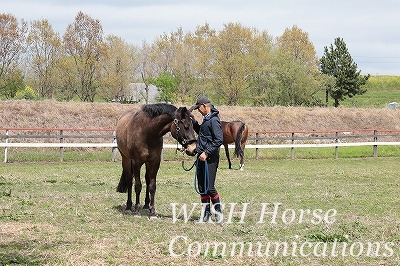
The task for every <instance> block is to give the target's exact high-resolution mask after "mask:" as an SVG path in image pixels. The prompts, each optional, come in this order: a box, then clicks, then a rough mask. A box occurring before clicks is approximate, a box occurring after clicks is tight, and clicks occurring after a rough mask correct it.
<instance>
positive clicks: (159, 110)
mask: <svg viewBox="0 0 400 266" xmlns="http://www.w3.org/2000/svg"><path fill="white" fill-rule="evenodd" d="M177 109H178V108H176V107H175V106H173V105H171V104H167V103H154V104H146V105H143V106H142V111H143V112H145V113H147V114H148V115H149V116H150V117H151V118H154V117H157V116H160V115H163V114H169V115H171V116H173V115H174V113H175V111H176V110H177Z"/></svg>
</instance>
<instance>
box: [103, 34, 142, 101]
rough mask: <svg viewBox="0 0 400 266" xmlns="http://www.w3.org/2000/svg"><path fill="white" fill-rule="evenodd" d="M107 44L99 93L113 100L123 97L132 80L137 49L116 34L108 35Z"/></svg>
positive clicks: (104, 97) (105, 98)
mask: <svg viewBox="0 0 400 266" xmlns="http://www.w3.org/2000/svg"><path fill="white" fill-rule="evenodd" d="M106 45H107V53H106V55H105V56H104V59H103V74H102V76H103V82H102V85H101V86H100V88H99V91H98V93H99V96H100V97H101V98H103V99H104V100H106V101H111V100H113V99H119V98H122V97H123V96H124V93H125V90H126V89H127V87H128V85H129V83H130V82H131V79H132V69H133V59H134V58H135V56H136V49H135V48H134V47H133V46H132V45H129V44H127V43H126V42H125V41H124V40H123V39H122V38H120V37H117V36H115V35H109V36H107V38H106Z"/></svg>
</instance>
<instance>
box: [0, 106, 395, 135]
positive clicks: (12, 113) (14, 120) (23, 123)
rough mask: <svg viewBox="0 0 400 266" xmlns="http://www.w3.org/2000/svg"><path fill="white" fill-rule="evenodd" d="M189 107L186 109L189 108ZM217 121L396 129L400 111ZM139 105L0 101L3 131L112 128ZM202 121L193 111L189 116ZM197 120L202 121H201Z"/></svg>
mask: <svg viewBox="0 0 400 266" xmlns="http://www.w3.org/2000/svg"><path fill="white" fill-rule="evenodd" d="M188 107H189V106H188ZM216 107H217V108H218V109H219V111H220V116H221V119H222V120H227V121H232V120H242V121H244V122H246V123H247V124H248V125H249V127H250V131H253V132H256V131H258V132H262V131H288V130H291V131H295V130H325V129H343V130H350V129H369V128H377V129H400V109H396V110H391V109H389V108H368V109H367V108H344V107H340V108H333V107H329V108H320V107H315V108H306V107H282V106H275V107H248V106H216ZM139 108H140V105H138V104H134V105H129V104H119V103H81V102H79V103H77V102H57V101H53V100H44V101H25V100H15V101H0V110H1V112H0V124H1V126H2V127H75V128H85V127H86V128H88V127H89V128H113V127H114V126H115V124H116V120H117V119H118V117H119V116H120V115H121V114H122V113H123V112H125V111H127V110H130V109H139ZM194 114H195V116H196V118H197V119H201V117H200V115H199V114H198V112H194ZM200 121H201V120H200Z"/></svg>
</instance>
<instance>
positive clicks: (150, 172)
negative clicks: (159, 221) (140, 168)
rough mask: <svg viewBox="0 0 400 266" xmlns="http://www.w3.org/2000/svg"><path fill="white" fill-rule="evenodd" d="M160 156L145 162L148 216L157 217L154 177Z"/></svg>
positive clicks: (158, 166)
mask: <svg viewBox="0 0 400 266" xmlns="http://www.w3.org/2000/svg"><path fill="white" fill-rule="evenodd" d="M160 162H161V158H159V159H158V160H155V161H154V162H151V163H147V164H146V184H147V188H146V190H148V192H149V211H150V218H152V217H157V213H156V208H155V194H156V177H157V172H158V169H159V168H160Z"/></svg>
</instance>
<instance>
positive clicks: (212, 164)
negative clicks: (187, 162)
mask: <svg viewBox="0 0 400 266" xmlns="http://www.w3.org/2000/svg"><path fill="white" fill-rule="evenodd" d="M215 157H217V158H213V157H210V158H209V159H208V160H207V165H208V182H206V183H204V178H205V176H204V172H205V171H204V167H205V163H204V162H203V161H201V160H198V162H197V163H198V165H197V185H198V188H199V191H200V192H201V194H205V195H209V196H210V197H211V198H213V197H215V196H216V195H218V192H217V189H216V188H215V178H216V177H217V169H218V162H219V155H216V156H215ZM207 184H208V186H207V187H204V185H207ZM207 188H208V191H207V193H205V190H206V189H207Z"/></svg>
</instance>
